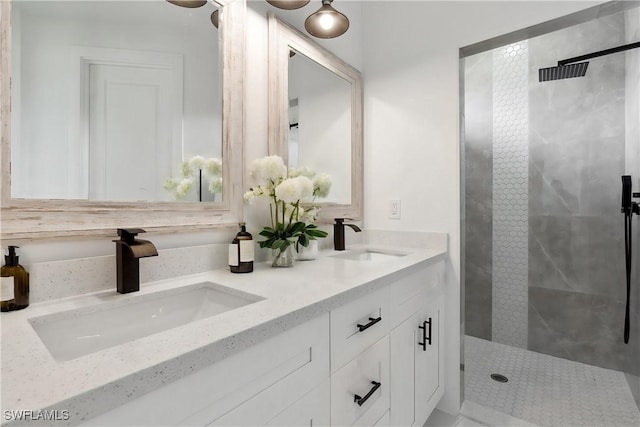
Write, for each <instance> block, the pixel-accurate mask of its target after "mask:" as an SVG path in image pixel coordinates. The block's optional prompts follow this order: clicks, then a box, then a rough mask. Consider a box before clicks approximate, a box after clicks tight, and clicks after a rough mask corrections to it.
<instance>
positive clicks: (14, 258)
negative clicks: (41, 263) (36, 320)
mask: <svg viewBox="0 0 640 427" xmlns="http://www.w3.org/2000/svg"><path fill="white" fill-rule="evenodd" d="M16 248H17V246H9V255H5V256H4V265H3V266H2V268H0V309H1V311H14V310H22V309H23V308H27V307H28V306H29V273H27V270H25V269H24V267H23V266H21V265H20V264H18V255H16Z"/></svg>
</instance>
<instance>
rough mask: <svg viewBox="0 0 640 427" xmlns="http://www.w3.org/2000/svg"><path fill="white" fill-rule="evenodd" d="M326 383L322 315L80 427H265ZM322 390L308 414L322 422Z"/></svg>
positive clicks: (324, 400)
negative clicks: (217, 426) (142, 426)
mask: <svg viewBox="0 0 640 427" xmlns="http://www.w3.org/2000/svg"><path fill="white" fill-rule="evenodd" d="M328 378H329V315H328V314H324V315H322V316H319V317H317V318H315V319H313V320H310V321H307V322H305V323H303V324H301V325H299V326H296V327H294V328H292V329H290V330H287V331H285V332H283V333H281V334H279V335H277V336H275V337H273V338H270V339H267V340H266V341H263V342H261V343H259V344H256V345H254V346H252V347H249V348H247V349H245V350H243V351H241V352H239V353H238V354H235V355H233V356H231V357H228V358H226V359H223V360H221V361H220V362H217V363H214V364H213V365H211V366H209V367H207V368H204V369H202V370H200V371H197V372H195V373H193V374H189V375H187V376H186V377H183V378H181V379H179V380H177V381H174V382H172V383H171V384H169V385H167V386H164V387H162V388H160V389H157V390H154V391H152V392H150V393H147V394H145V395H143V396H141V397H139V398H137V399H134V400H132V401H131V402H128V403H126V404H124V405H122V406H119V407H117V408H115V409H113V410H111V411H109V412H107V413H105V414H102V415H100V416H98V417H96V418H93V419H91V420H89V421H87V422H85V423H84V424H82V425H86V426H105V425H109V426H137V425H153V426H168V425H180V426H208V425H246V426H255V425H267V424H269V423H270V422H271V421H272V420H274V419H276V418H277V417H279V416H283V415H282V413H283V412H284V411H285V410H286V409H287V408H289V407H290V406H292V405H294V404H295V403H296V402H297V401H299V400H300V399H302V398H304V397H305V396H306V395H307V394H308V393H309V392H311V391H312V390H314V389H315V388H316V387H318V386H320V385H321V383H322V382H323V381H326V380H328ZM326 390H327V392H326V393H325V395H324V396H321V398H318V399H317V400H315V404H316V405H317V407H314V413H316V414H317V413H321V414H322V413H324V414H325V417H326V418H328V415H326V414H328V413H329V394H328V389H326ZM316 395H322V393H321V392H317V394H316ZM322 405H324V407H323V406H322ZM311 406H313V405H311ZM318 417H319V418H321V417H322V415H320V416H318ZM320 424H322V423H320ZM314 425H317V424H316V423H315V422H314Z"/></svg>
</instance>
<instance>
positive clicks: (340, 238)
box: [333, 218, 362, 251]
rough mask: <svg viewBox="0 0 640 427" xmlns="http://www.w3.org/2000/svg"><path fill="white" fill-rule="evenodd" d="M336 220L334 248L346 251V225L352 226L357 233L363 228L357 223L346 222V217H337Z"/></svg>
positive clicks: (334, 225)
mask: <svg viewBox="0 0 640 427" xmlns="http://www.w3.org/2000/svg"><path fill="white" fill-rule="evenodd" d="M335 220H336V223H335V224H333V249H335V250H336V251H344V226H345V225H346V226H347V227H351V229H352V230H353V231H355V232H356V233H357V232H359V231H362V230H361V229H360V227H358V226H357V225H355V224H345V223H344V220H345V218H336V219H335Z"/></svg>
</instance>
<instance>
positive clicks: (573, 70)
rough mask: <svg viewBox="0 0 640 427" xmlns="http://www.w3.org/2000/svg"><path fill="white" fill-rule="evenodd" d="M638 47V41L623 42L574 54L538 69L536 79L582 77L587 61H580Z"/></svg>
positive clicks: (585, 70)
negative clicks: (590, 51) (553, 64)
mask: <svg viewBox="0 0 640 427" xmlns="http://www.w3.org/2000/svg"><path fill="white" fill-rule="evenodd" d="M638 47H640V42H635V43H630V44H625V45H622V46H617V47H612V48H611V49H605V50H601V51H599V52H593V53H588V54H586V55H580V56H576V57H574V58H569V59H563V60H562V61H558V65H557V66H555V67H549V68H540V69H539V70H538V80H539V81H540V82H548V81H551V80H560V79H570V78H572V77H583V76H584V75H585V74H586V73H587V67H589V62H580V61H585V60H587V59H592V58H598V57H600V56H605V55H611V54H612V53H618V52H623V51H625V50H629V49H636V48H638Z"/></svg>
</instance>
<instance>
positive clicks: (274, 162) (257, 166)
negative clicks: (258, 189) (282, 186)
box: [250, 156, 287, 184]
mask: <svg viewBox="0 0 640 427" xmlns="http://www.w3.org/2000/svg"><path fill="white" fill-rule="evenodd" d="M250 174H251V176H252V177H253V179H254V180H255V181H256V182H257V183H258V184H267V183H269V182H270V181H272V182H279V181H280V180H281V179H283V178H284V177H286V176H287V167H286V166H285V165H284V161H283V160H282V158H281V157H279V156H267V157H264V158H262V159H257V160H254V161H253V162H252V163H251V166H250Z"/></svg>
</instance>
